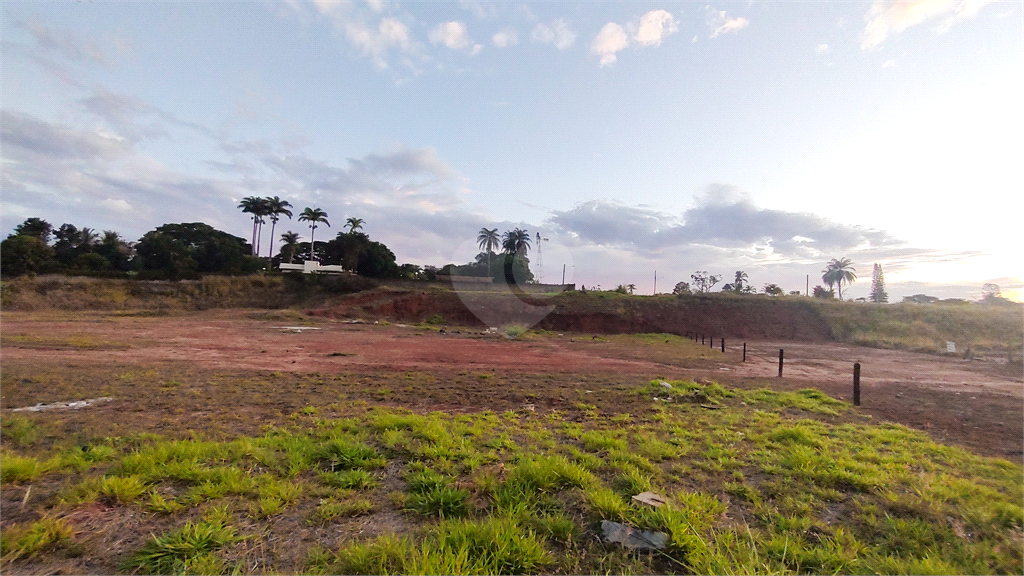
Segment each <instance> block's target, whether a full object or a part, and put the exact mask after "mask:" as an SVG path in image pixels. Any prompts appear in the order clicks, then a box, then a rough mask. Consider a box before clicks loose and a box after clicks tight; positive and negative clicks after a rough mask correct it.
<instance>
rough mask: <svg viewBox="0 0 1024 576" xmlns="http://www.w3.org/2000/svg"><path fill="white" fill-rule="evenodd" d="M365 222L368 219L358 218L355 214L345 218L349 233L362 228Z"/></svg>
mask: <svg viewBox="0 0 1024 576" xmlns="http://www.w3.org/2000/svg"><path fill="white" fill-rule="evenodd" d="M365 223H366V220H363V219H362V218H356V217H355V216H350V217H349V218H347V219H346V220H345V226H348V233H349V234H351V233H353V232H355V231H356V230H362V229H363V224H365Z"/></svg>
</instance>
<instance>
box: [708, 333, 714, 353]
mask: <svg viewBox="0 0 1024 576" xmlns="http://www.w3.org/2000/svg"><path fill="white" fill-rule="evenodd" d="M708 347H709V348H711V349H712V350H714V349H715V338H714V336H711V337H709V338H708Z"/></svg>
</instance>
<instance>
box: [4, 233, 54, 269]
mask: <svg viewBox="0 0 1024 576" xmlns="http://www.w3.org/2000/svg"><path fill="white" fill-rule="evenodd" d="M58 267H59V264H58V263H57V260H55V259H54V254H53V248H51V247H50V246H49V245H47V244H46V242H44V241H43V240H42V239H41V238H40V237H39V236H37V235H35V234H34V233H33V234H17V233H15V234H11V235H10V236H8V237H7V238H6V239H5V240H4V241H3V242H0V273H2V274H3V277H4V278H13V277H15V276H21V275H22V274H43V273H46V272H54V271H56V270H57V269H58Z"/></svg>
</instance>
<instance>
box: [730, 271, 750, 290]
mask: <svg viewBox="0 0 1024 576" xmlns="http://www.w3.org/2000/svg"><path fill="white" fill-rule="evenodd" d="M746 281H747V273H746V272H744V271H743V270H737V271H736V280H735V281H734V282H733V284H732V289H733V290H735V291H736V292H739V291H741V290H743V284H744V283H745V282H746Z"/></svg>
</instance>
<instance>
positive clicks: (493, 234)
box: [476, 228, 501, 276]
mask: <svg viewBox="0 0 1024 576" xmlns="http://www.w3.org/2000/svg"><path fill="white" fill-rule="evenodd" d="M476 241H477V244H479V246H480V249H481V250H483V251H484V252H486V253H487V275H488V276H490V275H491V253H492V252H494V249H495V248H497V247H498V246H499V245H500V244H501V241H500V240H499V239H498V229H497V228H494V229H493V230H491V229H487V228H481V229H480V233H479V234H477V235H476Z"/></svg>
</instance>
